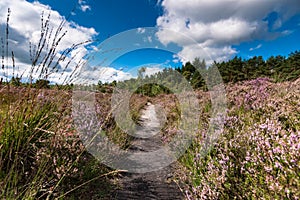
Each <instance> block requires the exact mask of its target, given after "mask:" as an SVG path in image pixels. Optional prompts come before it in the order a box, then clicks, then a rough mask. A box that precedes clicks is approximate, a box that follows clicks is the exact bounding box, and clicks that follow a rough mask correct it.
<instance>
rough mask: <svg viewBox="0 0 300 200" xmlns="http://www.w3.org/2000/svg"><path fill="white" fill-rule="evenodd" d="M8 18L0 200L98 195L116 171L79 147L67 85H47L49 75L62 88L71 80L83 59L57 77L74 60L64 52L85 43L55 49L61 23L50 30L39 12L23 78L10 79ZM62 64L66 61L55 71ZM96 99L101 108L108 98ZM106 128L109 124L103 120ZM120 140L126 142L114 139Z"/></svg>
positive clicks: (1, 89)
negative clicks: (36, 38)
mask: <svg viewBox="0 0 300 200" xmlns="http://www.w3.org/2000/svg"><path fill="white" fill-rule="evenodd" d="M10 15H11V11H10V10H8V15H7V26H6V27H7V28H6V31H5V35H6V36H5V38H1V44H2V45H1V53H2V59H1V62H2V68H1V69H2V70H3V72H4V75H5V77H6V80H2V81H1V82H2V84H0V199H53V198H59V199H65V198H67V199H68V198H71V199H72V198H86V196H87V195H89V196H91V197H94V198H102V197H104V196H105V195H107V194H108V190H109V187H110V185H111V184H112V183H111V182H110V181H109V180H108V179H107V176H113V175H114V174H116V173H117V172H118V171H112V170H111V169H109V168H107V167H105V166H103V165H102V164H100V163H99V162H98V161H97V160H96V159H95V158H94V157H93V156H91V155H90V154H89V153H88V152H87V151H86V149H85V147H84V146H83V144H82V143H81V141H80V139H79V136H78V133H77V132H76V130H75V128H74V126H73V124H72V117H71V96H72V91H70V90H69V88H68V87H65V89H62V90H61V88H62V87H59V88H52V89H49V87H48V84H49V81H48V79H49V78H50V76H51V75H52V74H53V73H60V74H61V77H63V80H62V83H63V84H67V83H70V82H71V81H72V80H73V79H74V78H76V73H77V71H78V69H79V68H80V67H81V66H82V65H84V64H85V61H86V60H85V59H82V60H81V61H79V63H76V66H75V67H73V71H72V73H71V74H70V75H69V76H63V75H64V74H65V73H66V71H67V69H68V68H69V67H70V66H71V64H72V63H73V60H74V58H75V57H74V56H70V53H71V52H72V51H73V50H75V49H76V48H78V47H79V46H81V45H85V44H87V43H89V42H90V41H83V42H82V43H80V44H74V45H73V46H71V47H69V48H67V49H65V50H63V51H58V46H59V44H60V42H61V41H62V40H63V38H64V36H65V35H66V34H67V33H66V31H64V25H65V23H66V21H65V20H63V21H62V22H61V23H60V25H59V27H58V28H57V29H56V30H54V31H52V28H51V27H50V20H51V18H50V17H51V15H50V14H49V15H48V16H47V17H45V15H44V14H43V15H42V18H41V36H40V40H39V42H38V44H36V45H35V44H30V47H29V52H30V57H31V62H32V64H31V68H30V72H29V74H28V76H27V77H24V74H22V75H21V76H20V77H18V76H17V77H15V62H14V53H13V52H12V57H11V58H12V59H11V62H12V63H10V62H9V57H10V54H9V53H8V45H9V42H8V41H9V18H10ZM62 61H67V62H64V63H66V64H65V65H64V66H61V68H60V67H58V66H59V65H61V63H62ZM10 65H12V66H13V68H12V69H13V70H12V71H9V66H10ZM10 73H11V74H10ZM10 75H12V76H11V77H12V78H11V80H9V79H8V77H9V76H10ZM21 80H22V82H23V83H22V82H21ZM34 82H36V83H34ZM26 83H29V84H26ZM35 86H37V87H35ZM100 101H103V102H102V103H104V104H105V103H106V104H107V103H108V102H109V98H107V97H105V98H103V99H100ZM102 109H103V108H102ZM104 109H108V108H106V107H104ZM105 112H106V113H108V111H106V110H105ZM102 114H103V113H102ZM102 117H103V118H106V116H105V115H102ZM109 120H110V119H109ZM106 124H107V126H108V127H109V126H111V125H110V123H109V122H106ZM125 142H126V138H124V139H122V140H120V143H125ZM100 185H101V187H99V186H100ZM91 188H92V189H91ZM95 188H97V189H95Z"/></svg>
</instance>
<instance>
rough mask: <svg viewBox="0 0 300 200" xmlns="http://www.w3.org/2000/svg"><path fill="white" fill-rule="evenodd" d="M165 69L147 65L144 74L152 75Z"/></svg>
mask: <svg viewBox="0 0 300 200" xmlns="http://www.w3.org/2000/svg"><path fill="white" fill-rule="evenodd" d="M162 70H163V69H162V68H160V67H156V66H152V67H146V68H145V72H144V76H151V75H153V74H156V73H158V72H161V71H162Z"/></svg>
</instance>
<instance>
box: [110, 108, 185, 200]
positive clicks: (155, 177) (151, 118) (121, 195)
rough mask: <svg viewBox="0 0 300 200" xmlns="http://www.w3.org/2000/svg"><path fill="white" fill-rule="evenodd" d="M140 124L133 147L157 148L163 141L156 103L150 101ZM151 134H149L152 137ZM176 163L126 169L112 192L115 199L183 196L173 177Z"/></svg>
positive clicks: (144, 149)
mask: <svg viewBox="0 0 300 200" xmlns="http://www.w3.org/2000/svg"><path fill="white" fill-rule="evenodd" d="M140 120H141V125H142V129H140V130H139V131H138V132H137V134H138V135H139V136H140V137H139V138H135V139H134V140H133V141H132V143H131V147H130V149H131V150H132V151H134V152H139V151H143V152H151V151H154V150H156V149H158V148H159V147H160V146H161V144H162V142H161V138H160V136H159V134H157V132H158V130H159V127H160V120H159V119H158V117H157V114H156V111H155V106H154V105H153V104H150V103H148V104H147V106H146V107H145V109H144V110H142V115H141V118H140ZM149 136H150V137H149ZM174 166H175V164H172V165H170V166H167V167H165V168H163V169H161V170H158V171H154V172H147V173H141V174H138V173H136V174H132V173H123V174H122V175H121V177H120V180H119V183H120V188H118V189H116V190H115V191H114V192H113V195H112V198H113V199H172V200H173V199H184V196H183V194H182V192H181V190H180V189H179V187H178V185H177V184H176V183H175V182H174V181H172V177H173V172H174V168H175V167H174Z"/></svg>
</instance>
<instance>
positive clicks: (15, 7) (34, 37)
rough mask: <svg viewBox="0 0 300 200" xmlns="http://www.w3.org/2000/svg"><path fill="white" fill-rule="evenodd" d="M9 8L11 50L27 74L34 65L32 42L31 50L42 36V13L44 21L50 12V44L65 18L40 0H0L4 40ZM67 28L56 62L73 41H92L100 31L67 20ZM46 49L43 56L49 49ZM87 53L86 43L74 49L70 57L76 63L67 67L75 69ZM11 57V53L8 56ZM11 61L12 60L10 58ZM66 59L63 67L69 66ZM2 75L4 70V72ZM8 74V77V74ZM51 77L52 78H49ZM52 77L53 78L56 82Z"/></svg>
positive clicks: (58, 47) (70, 69)
mask: <svg viewBox="0 0 300 200" xmlns="http://www.w3.org/2000/svg"><path fill="white" fill-rule="evenodd" d="M8 8H10V10H11V15H10V21H9V38H10V39H9V52H11V51H14V56H15V61H16V63H15V64H16V66H18V70H19V72H16V73H19V74H22V73H24V76H26V75H28V73H29V69H30V68H31V60H30V52H29V49H30V48H29V44H30V43H31V44H33V47H32V49H31V50H32V51H33V50H34V45H38V43H39V40H40V37H41V16H42V12H44V20H46V18H47V17H48V14H50V24H49V27H50V29H49V31H50V30H51V29H53V32H52V36H51V37H50V39H49V41H48V42H49V46H50V45H51V42H52V41H53V38H54V33H55V31H56V29H57V27H59V25H60V23H61V22H62V21H63V20H65V18H64V17H63V16H62V15H61V14H60V13H58V12H57V11H55V10H52V8H51V7H49V6H47V5H43V4H41V3H39V2H37V1H35V2H33V3H30V2H27V1H24V0H15V1H11V0H1V1H0V30H1V36H0V37H2V38H4V39H5V37H4V34H5V31H4V30H5V27H6V17H7V11H8ZM65 31H66V35H65V36H64V37H63V38H62V40H61V42H60V43H59V45H58V46H57V52H58V53H57V55H56V56H55V58H54V61H56V60H58V58H59V56H60V55H61V54H60V53H61V52H62V51H63V50H65V49H67V48H70V47H71V46H72V45H73V44H78V43H81V42H84V41H89V40H92V39H93V37H94V36H96V35H97V34H98V33H97V32H96V31H95V29H94V28H87V27H83V26H80V25H78V24H76V23H74V22H70V21H66V22H65V25H64V27H63V30H62V32H61V34H62V33H63V32H65ZM45 51H46V48H45V50H44V52H42V55H44V54H45V53H46V52H45ZM87 52H88V49H87V47H86V46H81V47H79V48H77V49H75V50H74V51H73V52H71V54H70V57H74V62H72V64H71V65H70V68H69V69H68V70H67V72H68V71H70V72H69V74H70V73H71V71H72V68H74V67H75V66H76V64H77V63H78V62H79V61H80V60H81V59H82V58H83V56H84V55H85V54H86V53H87ZM9 57H10V55H9ZM9 60H11V59H9ZM66 62H67V61H62V62H61V63H60V65H61V66H63V65H66V64H67V63H66ZM6 65H7V66H11V65H12V64H11V63H6ZM2 74H3V73H2ZM6 76H9V75H8V73H6ZM55 77H57V74H53V76H52V78H53V80H54V81H58V79H57V78H55ZM50 79H51V77H50ZM53 80H52V81H53Z"/></svg>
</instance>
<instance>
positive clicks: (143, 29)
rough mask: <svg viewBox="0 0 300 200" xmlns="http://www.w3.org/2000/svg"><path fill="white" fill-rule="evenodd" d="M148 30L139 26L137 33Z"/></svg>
mask: <svg viewBox="0 0 300 200" xmlns="http://www.w3.org/2000/svg"><path fill="white" fill-rule="evenodd" d="M145 32H146V29H145V28H137V33H140V34H143V33H145Z"/></svg>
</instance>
